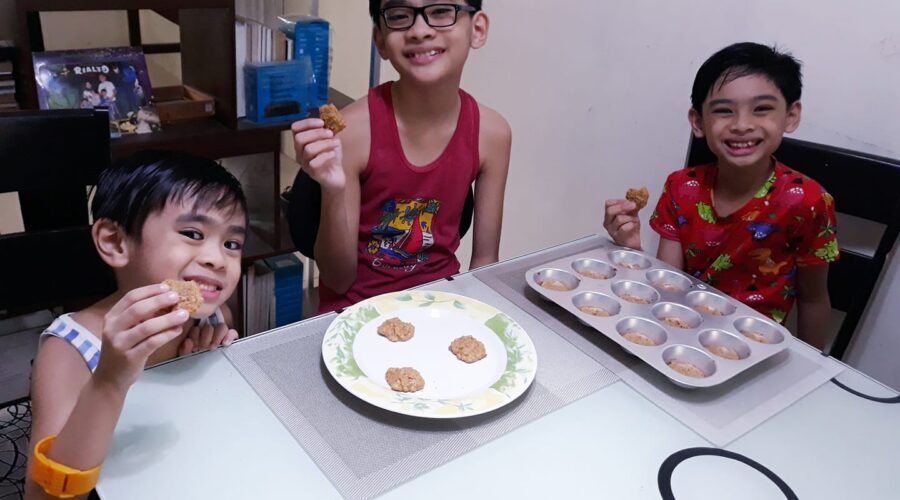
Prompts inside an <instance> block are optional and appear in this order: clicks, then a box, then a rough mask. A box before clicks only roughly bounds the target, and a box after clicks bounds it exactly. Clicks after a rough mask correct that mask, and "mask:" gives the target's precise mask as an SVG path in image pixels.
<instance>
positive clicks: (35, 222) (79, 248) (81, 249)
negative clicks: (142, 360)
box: [0, 110, 115, 317]
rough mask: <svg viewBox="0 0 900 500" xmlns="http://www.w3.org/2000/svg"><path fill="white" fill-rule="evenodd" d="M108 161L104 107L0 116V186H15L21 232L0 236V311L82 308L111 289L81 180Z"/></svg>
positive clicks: (88, 181)
mask: <svg viewBox="0 0 900 500" xmlns="http://www.w3.org/2000/svg"><path fill="white" fill-rule="evenodd" d="M109 163H110V138H109V116H108V115H107V113H106V112H105V111H101V110H98V111H94V110H56V111H39V112H33V111H29V112H22V113H15V114H11V115H3V116H0V192H2V193H6V192H18V194H19V200H20V208H21V211H22V220H23V223H24V227H25V231H24V232H20V233H13V234H4V235H0V262H2V263H3V271H0V277H2V278H0V282H2V283H3V286H0V317H5V316H14V315H18V314H23V313H26V312H31V311H36V310H40V309H46V308H51V307H56V306H62V307H63V309H65V310H70V309H74V308H78V307H82V306H84V305H86V304H87V303H89V302H90V301H91V300H95V299H97V298H100V297H102V296H104V295H106V294H108V293H111V292H112V291H114V290H115V280H114V278H113V276H112V273H111V271H110V270H109V269H108V268H107V266H106V265H105V264H104V263H103V262H102V261H101V260H100V257H99V256H98V255H97V252H96V250H95V249H94V244H93V241H92V239H91V235H90V226H89V225H88V222H89V217H88V204H87V203H88V196H87V189H88V186H90V185H94V184H96V181H97V178H98V176H99V174H100V172H101V171H102V170H103V169H105V168H107V167H108V166H109Z"/></svg>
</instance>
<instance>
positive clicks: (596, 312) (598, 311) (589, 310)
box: [578, 306, 610, 318]
mask: <svg viewBox="0 0 900 500" xmlns="http://www.w3.org/2000/svg"><path fill="white" fill-rule="evenodd" d="M578 310H580V311H581V312H583V313H585V314H590V315H591V316H601V317H604V318H608V317H609V316H610V314H609V311H607V310H606V309H604V308H602V307H597V306H581V307H579V308H578Z"/></svg>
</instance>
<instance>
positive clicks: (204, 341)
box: [197, 325, 216, 351]
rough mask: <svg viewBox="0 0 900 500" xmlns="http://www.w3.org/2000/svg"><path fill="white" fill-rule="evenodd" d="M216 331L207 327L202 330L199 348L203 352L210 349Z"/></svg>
mask: <svg viewBox="0 0 900 500" xmlns="http://www.w3.org/2000/svg"><path fill="white" fill-rule="evenodd" d="M215 333H216V332H215V330H214V329H213V327H212V326H210V325H206V326H204V327H203V328H201V329H200V343H199V345H198V346H197V347H198V348H199V349H200V350H201V351H205V350H207V349H209V347H210V346H211V345H212V341H213V338H214V336H215Z"/></svg>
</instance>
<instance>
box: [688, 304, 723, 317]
mask: <svg viewBox="0 0 900 500" xmlns="http://www.w3.org/2000/svg"><path fill="white" fill-rule="evenodd" d="M695 309H697V310H698V311H700V312H702V313H706V314H709V315H712V316H725V311H720V310H718V309H716V308H715V307H713V306H708V305H706V304H699V305H698V306H697V307H696V308H695Z"/></svg>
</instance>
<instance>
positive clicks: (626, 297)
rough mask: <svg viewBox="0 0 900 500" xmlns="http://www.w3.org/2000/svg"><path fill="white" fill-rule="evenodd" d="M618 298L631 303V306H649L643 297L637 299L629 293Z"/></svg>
mask: <svg viewBox="0 0 900 500" xmlns="http://www.w3.org/2000/svg"><path fill="white" fill-rule="evenodd" d="M620 297H622V300H627V301H628V302H631V303H632V304H649V303H650V301H649V300H647V299H645V298H643V297H638V296H637V295H632V294H630V293H623V294H622V295H620Z"/></svg>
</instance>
